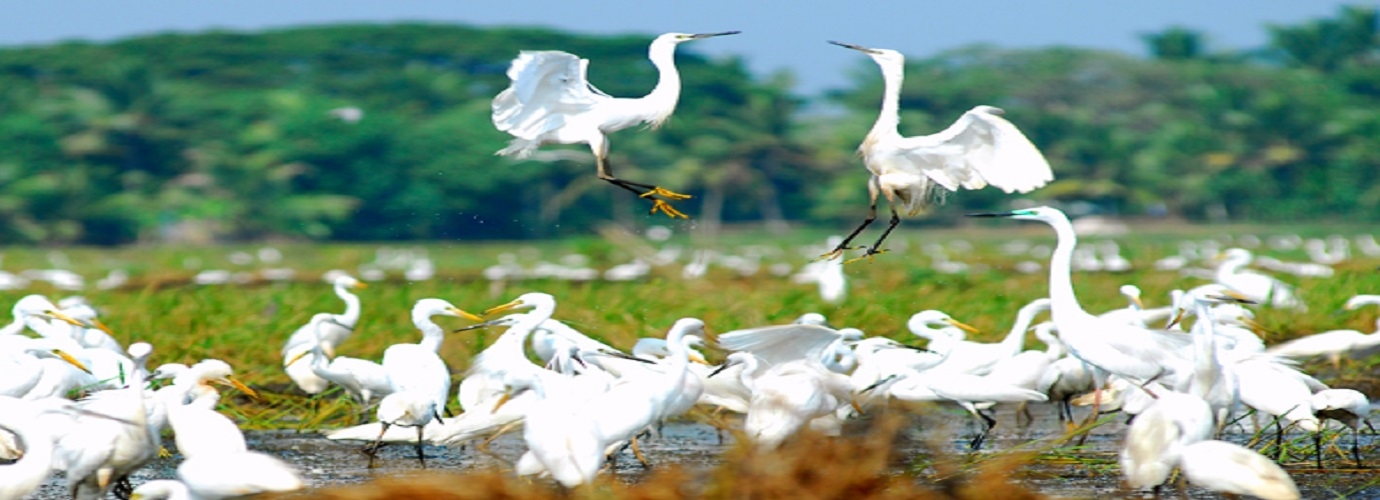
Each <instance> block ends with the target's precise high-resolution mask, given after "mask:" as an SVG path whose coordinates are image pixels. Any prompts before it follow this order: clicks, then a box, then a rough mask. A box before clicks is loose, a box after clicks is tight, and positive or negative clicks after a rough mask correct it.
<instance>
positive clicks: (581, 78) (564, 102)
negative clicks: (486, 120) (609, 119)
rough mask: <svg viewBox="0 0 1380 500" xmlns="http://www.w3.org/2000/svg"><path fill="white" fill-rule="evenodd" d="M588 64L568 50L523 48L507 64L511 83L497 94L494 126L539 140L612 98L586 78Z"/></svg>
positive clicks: (494, 107) (521, 136)
mask: <svg viewBox="0 0 1380 500" xmlns="http://www.w3.org/2000/svg"><path fill="white" fill-rule="evenodd" d="M588 65H589V61H588V60H586V59H580V58H579V57H577V56H575V55H574V54H570V53H567V52H561V51H557V50H543V51H528V50H524V51H522V52H521V53H520V54H519V55H518V57H517V58H516V59H513V63H512V65H511V66H509V67H508V78H509V79H511V80H512V83H511V84H510V85H509V86H508V88H507V89H504V90H503V92H500V93H499V94H498V96H497V97H495V98H494V102H493V122H494V126H495V127H498V129H499V130H502V131H504V132H508V133H510V134H513V135H514V136H516V137H519V138H522V139H528V140H536V139H537V137H538V136H540V135H541V134H543V133H546V132H549V131H552V130H555V129H558V128H560V127H561V126H562V125H564V124H565V117H566V116H568V115H571V114H577V113H582V112H585V111H588V110H589V109H590V108H592V107H594V105H596V104H598V103H599V102H600V101H601V100H604V99H609V97H608V95H606V94H604V93H603V92H600V91H599V90H598V89H595V88H594V87H593V86H591V85H590V84H589V81H588V80H587V79H586V78H585V70H586V68H587V67H588Z"/></svg>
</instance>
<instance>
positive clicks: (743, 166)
mask: <svg viewBox="0 0 1380 500" xmlns="http://www.w3.org/2000/svg"><path fill="white" fill-rule="evenodd" d="M1267 29H1268V31H1269V34H1270V43H1269V45H1268V46H1267V47H1261V48H1259V49H1255V50H1250V51H1244V52H1240V53H1214V52H1211V51H1210V47H1211V44H1210V43H1207V42H1210V38H1208V37H1207V36H1206V35H1204V34H1202V33H1198V32H1196V31H1193V30H1190V29H1185V28H1181V27H1172V28H1167V29H1166V30H1165V31H1163V32H1161V33H1152V34H1146V35H1143V39H1144V40H1145V42H1146V45H1147V52H1148V53H1149V54H1150V57H1149V58H1136V57H1131V56H1126V55H1121V54H1115V53H1108V52H1098V51H1090V50H1083V49H1073V48H1058V47H1056V48H1046V49H1038V50H1008V49H999V48H993V47H987V46H970V47H964V48H960V49H956V50H953V51H950V52H946V53H943V54H939V55H937V56H934V57H929V58H923V59H914V60H912V61H911V62H910V64H909V67H908V68H907V80H906V85H905V88H904V89H903V93H902V96H901V99H902V102H901V107H902V115H903V121H904V122H905V123H904V124H903V126H902V128H903V132H904V133H906V134H908V135H918V134H927V133H933V132H936V131H938V130H941V129H943V128H944V127H945V126H947V124H948V123H950V122H952V120H953V119H955V118H956V117H957V116H958V115H959V114H961V113H962V112H963V111H965V110H967V109H968V108H971V107H973V106H975V105H978V104H991V105H996V106H1000V107H1003V108H1005V109H1006V110H1007V116H1008V117H1009V118H1010V119H1011V120H1012V121H1013V122H1015V123H1016V124H1017V125H1018V126H1019V127H1020V128H1021V129H1022V130H1024V131H1025V132H1026V133H1027V134H1028V135H1029V136H1030V138H1031V139H1032V141H1033V142H1034V143H1035V144H1036V145H1038V146H1040V147H1041V149H1042V150H1043V151H1044V152H1045V154H1046V155H1047V157H1048V158H1049V160H1050V162H1051V164H1052V165H1053V166H1054V169H1055V173H1056V181H1055V182H1054V183H1052V184H1051V185H1050V186H1048V187H1046V188H1044V189H1043V190H1040V191H1037V192H1035V193H1033V194H1032V195H1031V196H1032V197H1034V198H1035V199H1036V201H1041V202H1043V201H1057V202H1065V203H1069V202H1088V203H1089V205H1085V206H1088V207H1092V209H1093V210H1098V211H1103V212H1108V213H1121V214H1142V213H1149V214H1155V215H1165V216H1181V217H1186V218H1191V219H1234V220H1256V221H1277V220H1294V221H1298V220H1314V219H1317V218H1321V217H1345V218H1348V219H1352V220H1377V219H1380V113H1375V112H1374V111H1373V109H1374V108H1375V105H1376V104H1377V99H1378V98H1380V64H1378V61H1377V57H1376V55H1377V47H1380V41H1378V40H1377V34H1376V33H1377V31H1376V11H1375V10H1374V9H1369V8H1357V7H1352V8H1344V9H1342V10H1341V11H1340V12H1338V14H1337V15H1336V17H1335V18H1331V19H1321V20H1316V21H1310V22H1307V23H1304V24H1301V25H1298V26H1269V27H1267ZM649 41H650V37H649V36H640V35H626V36H602V37H596V36H587V35H574V34H567V33H561V32H556V31H551V30H546V29H536V28H503V29H479V28H472V27H465V26H455V25H437V24H398V25H389V26H364V25H359V26H354V25H340V26H329V27H312V28H297V29H287V30H278V31H267V32H262V33H238V32H208V33H203V34H168V35H157V36H149V37H142V38H135V39H128V40H123V41H118V42H114V43H108V44H92V43H82V42H70V43H62V44H57V45H51V46H40V47H25V48H12V49H5V50H0V151H4V152H5V154H4V155H0V241H4V242H8V243H44V244H62V243H84V244H119V243H130V242H152V241H162V240H179V241H198V240H201V241H229V240H250V239H263V238H294V239H313V240H328V239H333V240H354V241H364V240H375V241H377V240H396V239H480V238H530V237H556V236H563V235H569V234H582V233H587V232H588V231H589V230H590V229H591V228H593V227H595V226H597V225H599V224H602V223H603V222H604V221H607V220H610V219H613V220H619V221H622V222H625V223H635V222H637V221H656V222H660V220H658V219H657V217H660V216H655V217H653V216H648V215H645V214H646V210H647V206H646V204H645V203H641V202H639V201H638V200H635V199H632V198H631V197H629V196H627V194H626V193H624V192H623V191H621V190H618V189H613V188H611V187H610V186H607V185H605V184H604V183H602V182H599V181H598V180H597V179H596V178H595V176H594V172H593V171H594V166H593V161H592V158H591V157H590V156H589V155H588V153H587V149H586V148H584V147H583V146H573V147H569V148H568V149H570V150H571V153H572V154H569V155H564V154H539V155H537V157H536V159H534V160H529V161H514V160H511V159H508V158H504V157H497V156H494V155H493V152H494V151H496V150H498V149H500V148H502V147H503V146H504V144H505V141H506V139H507V137H506V136H505V134H502V133H501V132H498V131H496V130H495V129H494V128H493V126H492V124H491V123H490V120H489V102H490V100H491V99H492V97H493V96H494V95H495V94H497V93H498V92H499V91H500V90H501V89H502V88H503V87H505V86H506V85H507V78H506V76H505V74H504V72H505V70H506V68H507V65H508V62H509V61H510V60H511V59H512V57H514V56H515V55H516V53H517V51H518V50H520V49H561V50H567V51H570V52H573V53H576V54H579V55H581V56H583V57H586V58H588V59H590V60H591V61H593V62H592V63H591V66H593V67H592V68H591V69H590V78H591V79H592V80H593V83H594V84H595V85H596V86H598V87H599V88H601V89H602V90H604V91H606V92H608V93H610V94H612V95H618V96H637V95H642V94H644V93H646V92H647V91H648V90H649V89H650V88H651V87H652V86H653V84H654V83H655V81H656V71H655V69H654V68H653V67H652V65H651V64H649V63H648V62H647V61H646V49H647V43H648V42H649ZM694 49H695V48H694V46H693V44H692V45H687V46H685V47H682V49H681V52H680V54H679V55H678V58H677V60H678V64H679V67H680V69H681V71H682V74H683V78H684V83H685V89H684V91H683V94H682V99H681V101H680V107H679V109H678V111H677V113H676V114H675V116H674V118H673V119H672V120H671V121H670V122H669V123H668V125H667V126H666V127H664V128H663V129H661V130H658V131H655V132H650V131H641V130H630V131H626V132H619V133H616V134H614V136H613V137H612V143H613V146H612V161H613V162H614V163H615V164H616V165H617V166H618V173H619V175H620V176H625V177H627V178H631V179H636V180H642V179H647V180H653V179H654V180H655V182H657V183H659V184H662V185H665V186H668V187H671V188H673V189H676V190H678V191H684V192H689V193H692V194H694V195H696V198H695V199H694V200H691V201H689V202H685V203H683V205H684V206H683V208H684V209H685V210H687V211H688V212H689V213H691V214H692V215H693V216H695V217H696V219H697V220H696V221H695V222H694V223H695V224H705V225H708V226H710V227H711V228H712V227H717V225H718V224H719V223H720V222H722V221H729V222H733V221H757V220H765V221H768V222H773V223H779V222H784V221H799V222H812V223H827V224H832V225H838V226H844V225H847V224H851V223H852V222H853V221H855V220H856V219H857V218H859V217H860V216H861V215H862V214H863V212H864V210H865V208H864V207H865V206H866V188H865V182H866V175H867V174H866V172H865V170H864V169H863V168H862V167H861V164H860V160H858V159H857V158H856V156H855V155H853V154H852V151H853V149H854V148H855V147H856V145H857V144H858V143H859V142H860V141H861V139H862V136H863V134H865V132H866V130H867V129H868V125H869V124H870V122H871V120H872V119H874V117H875V113H876V109H877V107H878V99H879V98H880V95H881V88H880V87H881V79H880V75H878V74H877V71H876V69H875V68H874V67H872V63H871V62H870V61H866V60H865V59H861V58H860V59H861V60H860V61H859V63H858V66H857V74H858V78H857V79H856V80H857V84H856V85H855V86H853V87H850V88H845V89H838V90H836V91H833V92H831V93H829V94H828V95H826V96H822V97H821V99H825V100H828V101H830V102H832V103H834V104H837V105H838V107H837V109H836V110H833V111H829V112H817V113H808V112H805V105H806V104H807V103H808V102H807V100H806V99H805V98H802V97H800V96H796V95H792V93H791V92H790V84H791V81H790V76H789V75H784V74H777V75H766V76H761V75H752V74H750V73H749V72H748V71H747V69H746V67H745V65H744V64H743V62H742V61H741V60H738V59H736V58H728V59H719V60H710V59H707V58H704V57H702V56H700V55H698V54H696V52H695V51H694ZM820 50H829V49H828V48H826V47H824V46H821V49H820ZM356 113H357V115H356V116H352V114H356ZM560 149H561V148H557V147H547V148H544V151H543V153H547V152H552V151H558V150H560ZM1011 198H1012V197H1011V196H1009V195H1005V194H1003V193H1000V192H999V191H993V190H984V191H978V192H965V193H961V194H956V195H954V196H951V197H950V200H949V203H948V204H947V205H945V206H943V207H940V208H938V209H937V210H938V211H951V212H952V211H960V210H968V209H972V208H974V207H984V208H991V207H993V206H994V205H1000V204H1005V203H1009V202H1010V200H1011Z"/></svg>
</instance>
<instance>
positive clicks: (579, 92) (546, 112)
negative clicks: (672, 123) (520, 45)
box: [493, 31, 738, 218]
mask: <svg viewBox="0 0 1380 500" xmlns="http://www.w3.org/2000/svg"><path fill="white" fill-rule="evenodd" d="M736 33H738V32H737V31H725V32H722V33H702V34H693V35H692V34H685V33H667V34H664V35H661V36H659V37H657V38H656V40H653V41H652V45H651V47H650V48H649V49H648V54H647V55H648V58H650V59H651V61H652V65H654V66H656V69H657V71H658V73H659V75H660V76H659V78H658V80H657V84H656V87H655V88H653V89H652V92H651V93H650V94H647V95H646V96H643V97H639V98H618V97H612V96H609V95H608V94H605V93H603V92H602V91H600V90H599V89H597V88H595V87H594V85H592V84H590V83H589V80H588V79H587V78H586V72H587V70H588V68H589V60H588V59H581V58H580V57H579V56H576V55H574V54H570V53H567V52H561V51H555V50H544V51H527V50H524V51H522V52H520V53H519V54H518V57H517V58H516V59H513V62H512V65H511V66H510V67H509V68H508V78H509V79H511V80H512V84H511V85H509V86H508V88H507V89H505V90H503V92H500V93H499V94H498V96H497V97H495V98H494V102H493V122H494V126H495V127H497V128H498V130H500V131H503V132H507V133H509V134H512V135H513V137H514V139H513V140H512V141H511V142H509V143H508V147H506V148H503V149H502V150H499V151H498V153H497V154H500V155H516V156H517V157H519V158H522V157H526V156H528V155H530V154H531V153H532V151H533V150H535V149H536V148H538V147H540V146H542V145H543V144H588V145H589V148H590V150H591V151H593V152H594V160H595V163H596V164H597V167H598V173H599V178H600V179H603V180H604V181H607V182H609V183H612V184H613V185H615V186H618V187H621V188H623V189H626V190H628V191H632V192H633V193H635V194H637V195H638V196H639V197H642V198H646V199H649V200H651V201H652V213H656V212H657V211H661V212H662V213H665V214H666V215H667V216H669V217H671V218H675V217H681V218H685V217H686V215H685V214H683V213H681V212H680V211H679V210H676V209H675V208H674V207H672V206H671V205H670V203H668V201H676V200H684V199H687V198H689V196H688V195H684V194H680V193H677V192H674V191H671V190H668V189H666V188H663V187H660V186H654V185H651V184H643V183H639V182H632V181H628V180H624V179H620V178H618V177H615V176H614V175H613V170H612V169H610V168H609V162H608V154H609V144H608V137H607V134H609V133H611V132H614V131H617V130H622V129H625V128H628V127H632V126H634V125H638V124H642V123H646V124H648V125H650V126H651V127H653V128H656V127H658V126H660V125H661V124H662V123H664V122H665V121H666V120H667V119H668V118H670V117H671V113H672V112H674V111H675V109H676V102H677V101H678V100H680V73H678V72H677V71H676V65H675V50H676V46H677V45H680V44H681V43H684V42H688V41H691V40H700V39H704V38H710V37H716V36H722V35H732V34H736ZM658 196H659V197H660V198H657V197H658Z"/></svg>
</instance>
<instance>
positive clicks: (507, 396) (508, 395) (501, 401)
mask: <svg viewBox="0 0 1380 500" xmlns="http://www.w3.org/2000/svg"><path fill="white" fill-rule="evenodd" d="M512 399H513V391H511V390H509V391H503V396H500V397H499V398H498V402H497V403H494V409H492V410H489V413H498V409H499V408H502V407H503V405H505V404H508V401H512Z"/></svg>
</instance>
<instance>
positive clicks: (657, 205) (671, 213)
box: [651, 198, 690, 219]
mask: <svg viewBox="0 0 1380 500" xmlns="http://www.w3.org/2000/svg"><path fill="white" fill-rule="evenodd" d="M657 210H660V211H661V212H662V213H664V214H666V216H667V217H670V218H672V219H674V218H676V217H680V218H682V219H689V218H690V216H688V215H685V214H684V213H681V211H680V210H676V207H673V206H671V204H670V203H666V202H665V201H663V200H659V199H656V198H652V212H651V213H656V212H657Z"/></svg>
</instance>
